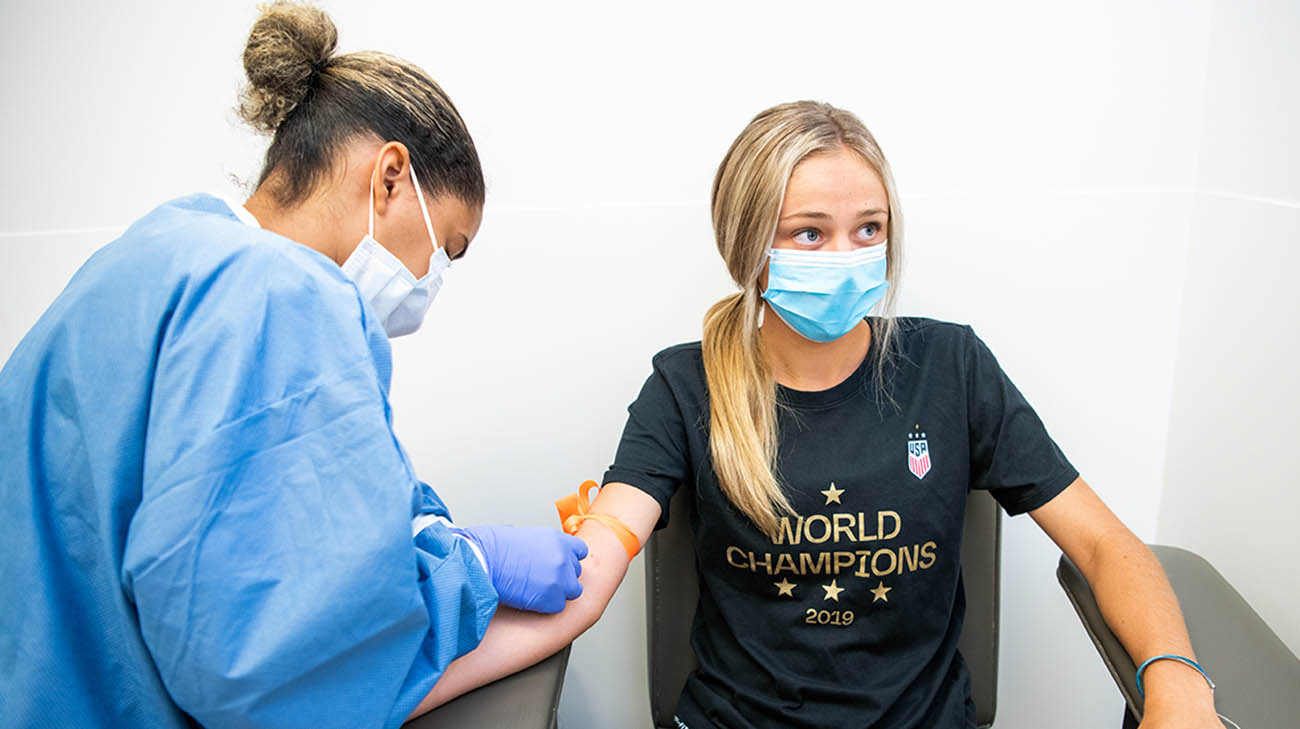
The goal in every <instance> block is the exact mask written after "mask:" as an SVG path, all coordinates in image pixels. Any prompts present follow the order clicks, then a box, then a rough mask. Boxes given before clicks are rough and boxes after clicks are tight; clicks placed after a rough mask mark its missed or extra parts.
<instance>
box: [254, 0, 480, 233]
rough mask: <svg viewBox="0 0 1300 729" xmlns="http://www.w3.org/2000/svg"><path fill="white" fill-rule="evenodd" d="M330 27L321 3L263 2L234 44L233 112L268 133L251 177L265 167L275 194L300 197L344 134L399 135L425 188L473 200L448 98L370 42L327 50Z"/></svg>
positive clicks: (464, 132)
mask: <svg viewBox="0 0 1300 729" xmlns="http://www.w3.org/2000/svg"><path fill="white" fill-rule="evenodd" d="M337 44H338V30H337V29H336V28H335V27H334V22H333V21H332V20H330V17H329V16H328V15H326V14H325V13H324V12H323V11H321V10H318V9H316V8H313V7H309V6H306V5H299V4H295V3H288V2H277V3H273V4H271V5H268V6H265V7H264V8H263V9H262V14H261V16H260V17H259V18H258V19H257V22H255V23H254V24H253V29H252V31H251V32H250V33H249V35H248V45H247V46H246V47H245V48H244V71H245V73H247V74H248V85H247V86H246V87H245V88H244V90H243V93H242V94H241V98H240V104H239V113H240V116H242V117H243V118H244V120H245V121H247V122H248V123H249V124H250V125H251V126H252V127H253V128H254V129H257V130H258V131H261V132H264V133H267V134H271V135H272V138H271V146H270V148H268V149H267V150H266V163H265V164H264V165H263V167H262V174H261V177H260V178H259V179H258V185H261V184H262V183H264V182H266V181H267V179H268V178H270V177H271V175H272V174H273V173H277V172H278V173H280V174H278V175H277V177H276V184H275V187H274V188H273V189H272V190H271V192H272V194H273V196H274V197H275V199H276V201H277V202H278V203H280V204H281V205H284V206H286V207H289V206H292V205H294V204H296V203H299V202H301V201H302V199H303V198H305V197H306V196H307V195H308V194H310V193H311V191H312V190H313V189H315V187H316V185H317V183H319V182H320V179H321V177H322V176H324V175H325V174H326V173H327V172H328V171H329V170H330V168H331V166H332V164H333V162H334V160H335V156H336V155H337V154H338V152H339V148H340V147H341V146H342V145H343V144H344V143H346V142H347V141H348V140H350V139H353V138H355V137H358V136H363V135H374V136H377V137H379V138H380V139H382V140H383V141H386V142H387V141H397V142H401V143H403V144H405V145H406V147H407V149H408V151H409V152H410V154H411V164H412V165H413V166H414V167H415V171H416V174H417V175H418V176H419V178H420V184H421V187H422V188H423V190H424V192H425V194H427V195H430V196H431V197H439V196H441V195H448V194H449V195H453V196H455V197H456V198H459V199H460V200H461V201H463V202H465V203H467V204H471V205H478V206H481V205H482V204H483V199H484V190H483V187H484V186H483V168H482V166H481V165H480V163H479V159H478V152H477V150H475V149H474V140H473V139H471V138H470V136H469V130H468V129H466V128H465V121H464V120H463V119H461V116H460V112H458V111H456V107H455V105H453V104H452V103H451V99H450V98H448V96H447V94H446V93H445V92H444V91H443V90H442V88H441V87H439V86H438V84H437V83H436V82H434V80H433V79H432V78H430V77H429V75H428V74H426V73H425V72H424V71H422V70H420V68H419V67H417V66H415V65H414V64H411V63H408V62H406V61H403V60H402V59H400V58H396V57H393V56H390V55H388V54H386V53H379V52H376V51H361V52H357V53H346V54H343V55H338V56H336V55H334V49H335V47H336V46H337Z"/></svg>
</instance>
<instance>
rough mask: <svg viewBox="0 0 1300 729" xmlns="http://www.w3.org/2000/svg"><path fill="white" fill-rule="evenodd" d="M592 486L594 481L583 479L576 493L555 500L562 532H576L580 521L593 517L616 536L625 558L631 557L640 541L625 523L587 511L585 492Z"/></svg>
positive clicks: (639, 549)
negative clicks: (624, 550)
mask: <svg viewBox="0 0 1300 729" xmlns="http://www.w3.org/2000/svg"><path fill="white" fill-rule="evenodd" d="M594 488H597V486H596V482H595V481H584V482H583V483H582V487H581V488H580V489H579V490H578V491H577V492H576V493H572V494H569V495H568V496H565V497H564V498H562V499H558V500H556V502H555V509H556V511H558V512H560V524H561V525H562V527H563V529H564V533H565V534H577V533H578V527H579V526H581V525H582V522H584V521H586V520H588V519H595V520H596V521H598V522H600V523H601V524H604V525H605V526H607V527H609V528H610V531H612V532H614V536H616V537H618V540H619V541H620V542H622V543H623V548H624V549H626V550H627V558H628V559H629V560H630V559H632V558H633V557H635V556H636V553H637V552H640V551H641V541H640V540H639V539H637V538H636V534H633V533H632V530H631V529H628V528H627V525H626V524H624V523H623V522H621V521H619V520H618V519H616V518H615V517H612V516H610V515H609V514H588V513H587V509H589V508H590V507H591V499H590V497H588V495H587V494H588V492H589V491H591V490H592V489H594Z"/></svg>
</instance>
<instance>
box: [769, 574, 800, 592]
mask: <svg viewBox="0 0 1300 729" xmlns="http://www.w3.org/2000/svg"><path fill="white" fill-rule="evenodd" d="M772 584H773V585H776V595H777V597H780V596H781V595H789V596H790V597H794V588H795V584H794V583H793V582H791V581H789V580H787V579H785V578H784V577H782V578H781V581H780V582H773V583H772Z"/></svg>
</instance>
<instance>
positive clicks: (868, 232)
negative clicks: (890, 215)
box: [858, 223, 880, 238]
mask: <svg viewBox="0 0 1300 729" xmlns="http://www.w3.org/2000/svg"><path fill="white" fill-rule="evenodd" d="M858 230H859V231H860V232H861V233H862V237H863V238H875V237H876V233H879V232H880V226H879V225H876V224H875V223H867V224H866V225H864V226H862V227H861V228H858Z"/></svg>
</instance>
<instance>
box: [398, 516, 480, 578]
mask: <svg viewBox="0 0 1300 729" xmlns="http://www.w3.org/2000/svg"><path fill="white" fill-rule="evenodd" d="M434 524H441V525H443V526H445V527H447V528H448V529H453V530H454V529H455V527H456V525H455V524H453V523H451V520H450V519H448V518H447V517H445V516H438V515H437V514H418V515H416V517H415V518H414V519H412V520H411V536H412V537H414V536H415V535H416V534H419V533H420V532H422V531H424V530H425V529H428V528H429V527H430V526H432V525H434ZM452 534H455V535H456V536H457V537H460V538H461V539H463V540H465V544H468V545H469V548H470V551H472V552H474V556H475V557H477V558H478V563H479V565H480V566H481V567H482V568H483V572H484V574H486V575H488V576H491V575H492V573H491V572H489V571H488V565H487V559H486V558H485V557H484V556H483V552H482V550H480V549H479V548H478V545H477V544H475V543H474V540H473V539H470V538H469V537H467V536H465V535H464V534H458V533H456V532H455V531H452Z"/></svg>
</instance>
